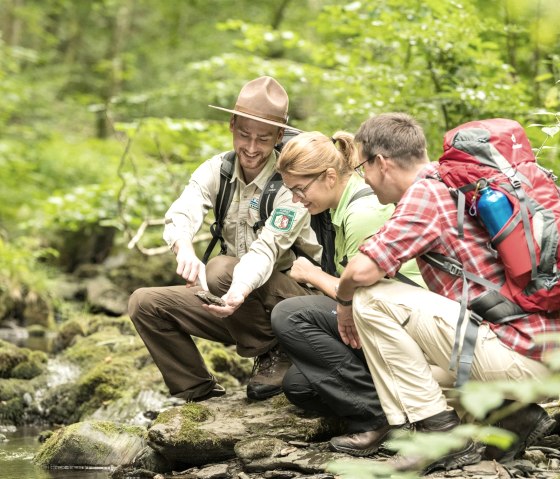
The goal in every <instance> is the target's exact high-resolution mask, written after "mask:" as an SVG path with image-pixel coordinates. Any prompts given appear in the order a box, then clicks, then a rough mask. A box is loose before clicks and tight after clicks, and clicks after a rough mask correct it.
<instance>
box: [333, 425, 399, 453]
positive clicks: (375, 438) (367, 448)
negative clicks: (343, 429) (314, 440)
mask: <svg viewBox="0 0 560 479" xmlns="http://www.w3.org/2000/svg"><path fill="white" fill-rule="evenodd" d="M393 429H394V426H390V425H386V426H383V427H381V428H379V429H376V430H375V431H365V432H355V433H352V434H346V435H344V436H336V437H333V438H332V439H331V440H330V441H329V448H330V449H331V451H336V452H344V453H346V454H351V455H352V456H369V455H371V454H373V453H375V452H377V450H378V449H379V446H381V444H383V442H385V440H386V439H387V438H388V437H389V433H390V432H391V431H392V430H393Z"/></svg>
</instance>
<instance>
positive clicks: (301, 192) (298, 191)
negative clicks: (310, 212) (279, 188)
mask: <svg viewBox="0 0 560 479" xmlns="http://www.w3.org/2000/svg"><path fill="white" fill-rule="evenodd" d="M327 169H328V168H327ZM326 171H327V170H323V171H321V173H319V174H318V175H317V176H315V178H313V179H312V180H311V181H310V182H309V183H307V184H306V185H305V186H304V187H303V188H298V187H297V186H296V187H295V188H290V187H289V186H288V185H286V184H285V183H284V186H285V187H286V188H288V189H289V190H290V191H291V192H292V193H293V194H294V195H296V196H299V197H300V198H301V199H302V200H304V199H305V192H306V191H307V190H308V189H309V187H310V186H311V185H312V184H313V183H315V182H316V181H317V180H318V179H319V178H320V177H321V175H322V174H323V173H325V172H326Z"/></svg>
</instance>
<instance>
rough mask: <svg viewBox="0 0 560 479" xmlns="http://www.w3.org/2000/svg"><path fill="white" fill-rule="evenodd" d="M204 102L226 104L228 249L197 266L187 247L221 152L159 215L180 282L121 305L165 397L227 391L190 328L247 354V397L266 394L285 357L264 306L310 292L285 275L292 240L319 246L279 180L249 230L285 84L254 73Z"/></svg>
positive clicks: (309, 248) (284, 112)
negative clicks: (232, 97)
mask: <svg viewBox="0 0 560 479" xmlns="http://www.w3.org/2000/svg"><path fill="white" fill-rule="evenodd" d="M212 108H217V109H219V110H223V111H226V112H229V113H231V118H230V123H229V128H230V131H231V133H232V136H233V149H234V151H235V159H234V169H233V175H232V179H231V181H232V182H233V183H234V193H233V199H232V202H231V205H230V207H229V209H228V212H227V214H226V216H225V221H224V228H223V231H222V236H223V239H224V244H225V247H226V250H227V251H226V252H225V254H223V255H219V256H216V257H214V258H212V259H211V260H210V261H209V262H208V264H207V265H204V263H203V262H202V261H201V260H200V259H199V258H198V256H197V254H196V252H195V249H194V246H193V238H194V236H195V234H196V233H197V232H198V231H199V229H200V227H201V226H202V223H203V220H204V217H205V216H206V214H207V213H208V211H209V210H210V209H211V208H212V209H214V210H215V209H216V198H217V195H218V190H219V186H220V167H221V165H222V161H223V160H224V157H225V155H226V154H227V152H226V153H222V154H219V155H217V156H215V157H213V158H211V159H209V160H207V161H205V162H204V163H203V164H202V165H201V166H199V167H198V168H197V169H196V170H195V171H194V173H193V174H192V176H191V178H190V181H189V183H188V185H187V186H186V187H185V189H184V191H183V193H182V194H181V196H180V197H179V198H178V199H177V200H176V201H175V202H174V203H173V204H172V205H171V207H170V208H169V210H168V211H167V213H166V215H165V218H166V226H165V229H164V233H163V236H164V239H165V241H166V242H167V244H168V245H169V247H170V248H171V250H172V251H173V252H174V253H175V255H176V259H177V274H178V275H180V276H181V277H182V278H183V279H184V280H185V281H186V285H185V286H169V287H154V288H140V289H138V290H136V291H135V292H134V293H133V294H132V296H131V298H130V301H129V314H130V317H131V318H132V321H133V322H134V325H135V327H136V329H137V330H138V333H139V334H140V336H141V337H142V340H143V341H144V343H145V344H146V347H147V348H148V350H149V351H150V354H151V355H152V357H153V359H154V362H155V363H156V365H157V366H158V368H159V370H160V371H161V374H162V375H163V378H164V381H165V383H166V385H167V387H168V388H169V391H170V393H171V394H172V395H173V396H175V397H178V398H182V399H185V400H187V401H203V400H205V399H208V398H211V397H216V396H222V395H223V394H225V389H224V388H223V387H222V386H221V385H220V384H218V383H217V381H216V379H215V377H214V376H213V375H212V374H211V372H210V371H209V370H208V369H207V367H206V365H205V364H204V360H203V358H202V356H201V355H200V353H199V351H198V349H197V347H196V344H195V342H194V340H193V337H198V338H205V339H209V340H214V341H219V342H222V343H225V344H233V345H235V346H236V349H237V353H238V354H239V355H240V356H243V357H254V358H255V366H254V368H253V373H252V376H251V378H250V380H249V383H248V385H247V396H248V397H249V398H250V399H265V398H268V397H271V396H274V395H276V394H279V393H280V392H282V379H283V376H284V373H285V371H286V370H287V369H288V367H289V366H290V363H289V360H288V359H287V357H286V355H285V354H284V353H283V352H282V351H281V350H280V349H279V348H278V343H277V340H276V338H275V337H274V334H273V332H272V328H271V325H270V312H271V311H272V308H273V307H274V306H275V305H276V303H278V302H280V301H281V300H283V299H285V298H289V297H293V296H301V295H306V294H313V293H314V291H313V290H311V289H309V288H307V287H306V286H305V285H300V284H298V283H297V282H296V281H294V280H293V279H291V278H290V277H289V269H290V267H291V264H292V262H293V260H294V259H295V256H294V253H293V251H292V246H293V245H294V244H295V245H296V246H297V249H298V250H300V251H303V252H304V253H305V254H306V255H308V256H310V257H312V258H314V259H315V260H317V261H320V257H321V247H320V246H319V245H318V244H317V240H316V236H315V233H314V232H313V230H312V229H311V227H310V216H309V213H308V212H307V210H306V208H304V207H303V206H302V204H301V203H293V202H292V194H291V192H290V191H289V190H287V189H286V188H284V187H281V188H280V190H279V191H278V193H277V195H276V197H275V199H274V204H273V207H274V209H273V211H272V213H271V215H270V217H269V218H268V219H267V221H266V223H265V225H264V226H263V227H262V228H260V229H257V230H256V231H255V230H254V229H253V225H255V223H257V222H258V221H259V220H260V215H259V200H260V196H261V193H262V191H263V188H264V187H265V185H266V184H267V181H268V179H269V178H270V176H271V175H272V174H273V172H274V164H275V161H276V156H277V153H276V150H275V149H274V146H275V145H276V144H277V143H278V142H279V141H280V140H281V139H282V136H283V134H284V129H285V128H286V127H287V122H288V95H287V93H286V91H285V90H284V88H283V87H282V86H281V85H280V84H279V83H278V82H277V81H276V80H275V79H273V78H271V77H260V78H257V79H255V80H252V81H250V82H249V83H247V84H246V85H245V86H244V87H243V88H242V89H241V92H240V93H239V96H238V98H237V102H236V104H235V107H234V108H233V109H226V108H221V107H212ZM288 128H289V127H288ZM201 290H209V291H210V292H212V293H214V294H216V295H219V296H221V297H222V298H223V299H224V301H225V305H224V306H215V305H211V306H208V305H206V304H203V303H202V302H201V301H200V300H199V299H198V298H197V297H196V296H195V293H196V292H197V291H201Z"/></svg>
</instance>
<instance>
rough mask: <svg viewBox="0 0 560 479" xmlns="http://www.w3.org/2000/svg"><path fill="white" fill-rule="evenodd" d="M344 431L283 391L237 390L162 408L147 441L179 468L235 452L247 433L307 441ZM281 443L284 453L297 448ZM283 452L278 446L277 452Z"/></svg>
mask: <svg viewBox="0 0 560 479" xmlns="http://www.w3.org/2000/svg"><path fill="white" fill-rule="evenodd" d="M226 425H227V426H226ZM340 431H341V425H340V423H339V422H337V421H333V420H329V419H325V418H321V417H317V416H311V415H306V414H305V413H303V412H302V411H301V410H299V409H297V408H295V407H293V406H292V405H291V404H290V403H289V402H288V401H287V400H286V398H285V397H284V396H283V395H282V396H278V397H275V398H272V399H269V400H267V401H258V402H253V401H249V400H248V399H247V398H246V396H245V391H244V390H242V389H238V390H237V391H235V392H233V393H230V392H228V393H227V394H226V396H223V397H221V398H214V399H211V400H208V401H205V402H204V403H187V404H185V405H183V406H179V407H174V408H171V409H168V410H166V411H164V412H162V413H161V414H159V416H158V417H157V419H156V420H155V421H154V424H153V425H152V426H151V427H150V428H149V430H148V441H149V444H150V446H151V447H152V448H154V449H155V450H156V451H158V452H159V453H160V454H162V455H163V456H164V457H165V458H166V459H167V460H168V461H169V462H170V463H172V464H175V466H176V467H175V468H176V469H178V468H183V469H184V468H186V467H188V466H200V465H203V464H206V463H209V462H213V463H215V462H217V461H222V460H226V459H229V458H232V457H235V454H236V451H235V450H234V446H235V445H236V444H237V443H238V442H240V441H242V440H244V439H247V438H248V437H259V438H264V439H263V440H266V438H271V439H272V438H279V439H283V440H284V441H292V440H295V441H298V440H299V441H309V440H321V439H325V438H327V437H331V436H333V435H335V434H336V433H339V432H340ZM282 444H283V447H282V449H283V450H284V455H288V454H289V451H288V450H289V449H290V448H291V449H294V450H295V449H297V448H295V447H294V446H290V445H289V444H287V443H286V442H282ZM281 453H282V451H278V455H279V456H280V455H281Z"/></svg>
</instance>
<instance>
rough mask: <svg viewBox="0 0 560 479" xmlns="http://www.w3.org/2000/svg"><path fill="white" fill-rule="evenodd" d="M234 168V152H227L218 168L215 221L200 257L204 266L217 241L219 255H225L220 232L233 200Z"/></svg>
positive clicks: (225, 248)
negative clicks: (218, 186) (206, 245)
mask: <svg viewBox="0 0 560 479" xmlns="http://www.w3.org/2000/svg"><path fill="white" fill-rule="evenodd" d="M234 166H235V151H229V152H227V153H226V154H225V155H224V157H223V159H222V165H221V166H220V188H219V190H218V195H217V196H216V206H215V207H214V217H215V221H214V223H212V225H211V226H210V233H211V234H212V239H211V240H210V243H209V244H208V247H207V248H206V251H205V252H204V256H203V257H202V262H203V263H204V264H206V263H207V262H208V258H210V255H211V254H212V251H213V250H214V247H215V246H216V243H217V242H218V240H219V241H220V254H226V253H227V247H226V242H225V240H224V237H223V235H222V230H223V228H224V219H225V217H226V213H227V211H228V209H229V205H230V204H231V200H232V199H233V191H234V188H233V184H232V183H231V179H232V177H233V168H234Z"/></svg>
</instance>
